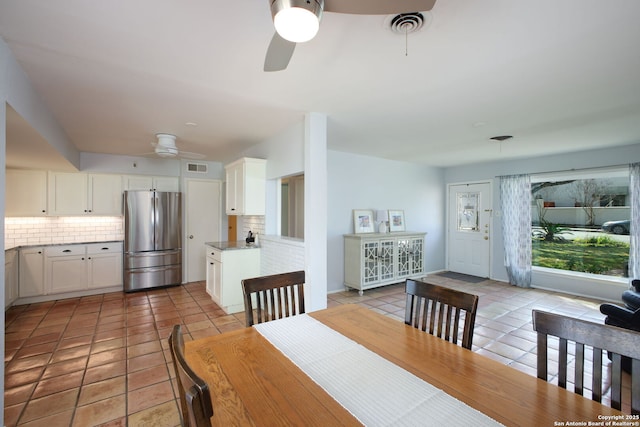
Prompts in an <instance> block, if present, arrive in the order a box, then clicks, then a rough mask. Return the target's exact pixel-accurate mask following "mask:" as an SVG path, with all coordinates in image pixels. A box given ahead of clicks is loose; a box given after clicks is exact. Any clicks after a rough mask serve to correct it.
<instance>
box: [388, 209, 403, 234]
mask: <svg viewBox="0 0 640 427" xmlns="http://www.w3.org/2000/svg"><path fill="white" fill-rule="evenodd" d="M389 231H390V232H394V231H405V222H404V211H403V210H399V209H393V210H392V209H389Z"/></svg>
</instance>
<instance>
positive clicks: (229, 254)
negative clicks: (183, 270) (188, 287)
mask: <svg viewBox="0 0 640 427" xmlns="http://www.w3.org/2000/svg"><path fill="white" fill-rule="evenodd" d="M206 250H207V287H206V289H207V293H208V294H209V295H211V298H212V299H213V301H214V302H215V303H216V304H218V306H219V307H220V308H221V309H222V310H224V312H225V313H227V314H231V313H238V312H241V311H244V297H243V295H242V280H243V279H248V278H250V277H258V276H260V249H259V248H250V249H246V248H242V249H227V250H220V249H218V248H214V247H212V246H209V245H207V246H206Z"/></svg>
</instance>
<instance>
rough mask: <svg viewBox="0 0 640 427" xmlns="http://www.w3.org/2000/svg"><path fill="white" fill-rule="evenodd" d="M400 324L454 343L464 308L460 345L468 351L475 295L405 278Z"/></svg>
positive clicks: (474, 320)
mask: <svg viewBox="0 0 640 427" xmlns="http://www.w3.org/2000/svg"><path fill="white" fill-rule="evenodd" d="M405 292H406V294H407V303H406V307H405V315H404V323H406V324H407V325H411V326H413V327H414V328H417V329H421V330H423V331H425V332H427V328H428V332H429V333H430V334H431V335H435V336H437V337H439V338H443V339H445V340H447V341H451V342H453V343H454V344H457V343H458V335H459V329H460V318H461V314H462V312H463V311H464V328H463V331H462V347H464V348H467V349H469V350H471V345H472V342H473V329H474V326H475V322H476V312H477V310H478V296H477V295H473V294H469V293H466V292H462V291H458V290H455V289H450V288H446V287H443V286H438V285H434V284H431V283H426V282H421V281H418V280H411V279H407V281H406V288H405Z"/></svg>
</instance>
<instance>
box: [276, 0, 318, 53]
mask: <svg viewBox="0 0 640 427" xmlns="http://www.w3.org/2000/svg"><path fill="white" fill-rule="evenodd" d="M323 7H324V0H272V2H271V16H272V17H273V25H274V26H275V27H276V31H277V32H278V34H279V35H280V37H282V38H283V39H285V40H289V41H290V42H294V43H304V42H307V41H309V40H311V39H312V38H314V37H315V36H316V34H317V33H318V29H319V28H320V17H321V16H322V9H323Z"/></svg>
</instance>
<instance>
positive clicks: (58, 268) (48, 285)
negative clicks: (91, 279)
mask: <svg viewBox="0 0 640 427" xmlns="http://www.w3.org/2000/svg"><path fill="white" fill-rule="evenodd" d="M85 252H86V248H85V246H84V245H66V246H49V247H46V248H45V251H44V255H45V261H44V265H45V291H46V293H47V294H59V293H63V292H73V291H82V290H85V289H87V265H86V260H85V258H86V255H85Z"/></svg>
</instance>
